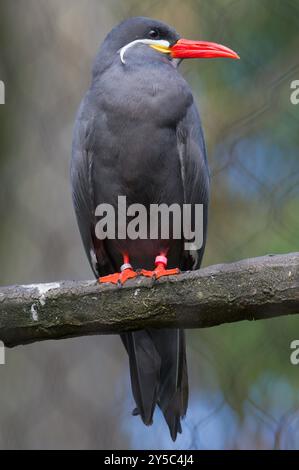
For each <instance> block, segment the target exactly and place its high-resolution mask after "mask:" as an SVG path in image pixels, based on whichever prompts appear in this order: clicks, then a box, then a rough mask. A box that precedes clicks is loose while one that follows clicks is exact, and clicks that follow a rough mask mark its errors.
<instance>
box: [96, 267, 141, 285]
mask: <svg viewBox="0 0 299 470" xmlns="http://www.w3.org/2000/svg"><path fill="white" fill-rule="evenodd" d="M137 275H138V274H137V273H136V272H135V271H133V269H125V270H124V271H122V272H121V273H114V274H109V275H108V276H103V277H100V278H99V283H100V284H106V283H111V284H122V285H123V284H124V283H125V282H127V281H128V280H129V279H134V278H135V277H137Z"/></svg>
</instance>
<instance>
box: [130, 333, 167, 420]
mask: <svg viewBox="0 0 299 470" xmlns="http://www.w3.org/2000/svg"><path fill="white" fill-rule="evenodd" d="M122 340H123V343H124V345H125V347H126V349H127V352H128V355H129V362H130V372H131V384H132V392H133V396H134V399H135V402H136V404H137V407H138V413H139V414H140V415H141V418H142V421H143V422H144V424H146V425H150V424H152V421H153V414H154V410H155V406H156V403H157V397H158V389H159V375H160V367H161V360H160V357H159V355H158V353H157V351H156V348H155V346H154V344H153V342H152V340H151V338H150V336H149V335H148V333H147V332H146V331H137V332H134V333H126V334H124V335H122Z"/></svg>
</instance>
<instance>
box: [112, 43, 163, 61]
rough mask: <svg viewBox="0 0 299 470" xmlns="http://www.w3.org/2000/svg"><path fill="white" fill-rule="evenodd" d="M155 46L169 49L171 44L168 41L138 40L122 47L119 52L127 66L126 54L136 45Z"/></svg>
mask: <svg viewBox="0 0 299 470" xmlns="http://www.w3.org/2000/svg"><path fill="white" fill-rule="evenodd" d="M140 43H141V44H149V45H151V44H153V45H156V46H162V47H169V46H170V42H168V41H164V40H162V39H161V40H156V41H155V40H154V39H136V40H135V41H132V42H129V44H127V45H126V46H124V47H122V48H121V49H120V51H119V54H120V60H121V61H122V63H123V64H125V59H124V57H125V53H126V52H127V50H128V49H129V48H130V47H133V46H135V45H136V44H140Z"/></svg>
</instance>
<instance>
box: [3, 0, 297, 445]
mask: <svg viewBox="0 0 299 470" xmlns="http://www.w3.org/2000/svg"><path fill="white" fill-rule="evenodd" d="M138 15H143V16H150V17H153V18H156V19H160V20H163V21H166V22H167V23H169V24H171V25H173V26H174V27H175V28H176V29H177V30H178V31H179V32H180V34H181V35H182V36H183V37H188V38H192V39H203V40H210V41H214V42H220V43H223V44H225V45H227V46H229V47H231V48H233V49H234V50H236V51H238V53H239V54H240V56H241V61H239V62H232V61H225V60H218V61H212V60H211V61H209V60H207V61H185V63H184V64H183V65H182V68H181V70H182V73H183V74H184V76H185V77H186V79H187V80H188V81H189V83H190V84H191V86H192V88H193V90H194V94H195V98H196V101H197V103H198V105H199V107H200V110H201V114H202V121H203V125H204V129H205V134H206V141H207V146H208V154H209V162H210V167H211V173H212V203H211V208H210V225H209V236H208V244H207V249H206V255H205V258H204V265H209V264H213V263H220V262H230V261H234V260H238V259H242V258H247V257H253V256H259V255H263V254H267V253H287V252H292V251H299V250H298V233H299V217H298V214H299V185H298V183H299V156H298V148H299V132H298V125H299V105H298V106H294V105H292V104H291V102H290V94H291V90H290V86H291V82H292V81H293V80H299V58H298V57H299V54H298V53H299V29H298V24H299V2H298V0H285V1H283V0H271V1H270V0H234V1H229V0H185V1H184V2H181V1H176V0H172V1H168V0H164V1H163V2H161V1H160V2H158V1H153V0H152V1H140V0H139V1H137V0H136V1H133V0H123V1H120V0H109V1H108V0H104V1H99V0H23V1H21V2H20V1H17V0H1V5H0V79H1V80H3V81H4V82H5V85H6V104H5V106H0V142H1V146H0V195H1V198H0V211H1V232H0V263H1V271H0V284H2V285H6V284H17V283H21V284H26V283H32V282H50V281H56V280H60V279H86V278H91V277H92V275H91V271H90V268H89V266H88V263H87V261H86V259H85V254H84V252H83V248H82V245H81V240H80V238H79V235H78V232H77V227H76V223H75V218H74V214H73V208H72V204H71V197H70V188H69V160H70V149H71V139H72V126H73V122H74V116H75V113H76V109H77V107H78V105H79V102H80V100H81V97H82V96H83V94H84V92H85V90H86V89H87V87H88V85H89V81H90V68H91V65H92V61H93V58H94V56H95V54H96V52H97V49H98V47H99V44H100V43H101V41H102V40H103V39H104V37H105V35H106V34H107V33H108V32H109V30H110V29H111V28H112V27H113V26H114V25H115V24H116V23H118V22H119V21H121V20H123V19H124V18H126V17H129V16H138ZM298 313H299V312H298ZM294 339H299V320H298V319H297V318H296V317H294V318H290V317H289V318H278V319H274V320H267V321H258V322H256V323H253V322H252V323H249V322H244V323H240V324H232V325H225V326H221V327H217V328H210V329H207V330H201V331H192V332H188V357H189V369H190V389H191V390H190V395H191V397H190V407H189V412H188V415H187V417H186V420H185V422H184V425H183V431H184V432H183V435H182V436H181V437H179V438H178V440H177V442H176V443H175V444H173V443H172V441H171V440H170V438H169V435H168V431H167V429H166V425H165V424H164V422H163V420H162V419H161V416H160V415H159V413H158V412H157V413H156V415H155V423H154V425H153V426H152V427H151V428H145V427H144V426H143V425H142V423H141V422H140V420H139V419H138V418H134V417H132V416H131V410H132V408H133V399H132V396H131V391H130V384H129V370H128V364H127V358H126V354H125V352H124V350H123V348H122V345H121V343H120V340H119V339H118V337H112V336H110V337H93V338H82V339H74V340H65V341H61V342H47V343H41V344H35V345H32V346H27V347H19V348H17V349H15V350H12V351H7V358H6V359H7V364H6V366H0V447H1V448H9V449H10V448H12V449H14V448H21V449H31V448H33V449H40V448H50V449H59V448H70V449H75V448H80V449H81V448H82V449H86V448H88V449H92V448H100V449H101V448H104V449H113V448H119V449H142V448H145V449H150V448H156V449H159V448H162V449H214V448H215V449H238V448H241V449H245V448H249V449H259V448H263V449H272V448H282V449H299V408H298V407H299V366H297V367H296V366H292V365H291V364H290V352H291V351H290V343H291V341H292V340H294Z"/></svg>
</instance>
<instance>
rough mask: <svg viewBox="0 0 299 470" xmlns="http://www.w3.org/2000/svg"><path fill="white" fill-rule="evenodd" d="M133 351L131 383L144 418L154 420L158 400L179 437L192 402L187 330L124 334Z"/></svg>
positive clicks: (126, 343) (125, 342) (144, 419)
mask: <svg viewBox="0 0 299 470" xmlns="http://www.w3.org/2000/svg"><path fill="white" fill-rule="evenodd" d="M122 340H123V342H124V345H125V347H126V349H127V352H128V354H129V362H130V372H131V384H132V391H133V395H134V399H135V401H136V404H137V410H135V411H134V414H140V415H141V418H142V420H143V422H144V423H145V424H147V425H149V424H152V418H153V413H154V409H155V406H156V404H158V405H159V407H160V408H161V410H162V412H163V415H164V417H165V420H166V422H167V424H168V427H169V431H170V434H171V437H172V439H173V440H174V441H175V440H176V437H177V433H178V432H179V433H180V432H182V430H181V418H182V417H184V416H185V414H186V411H187V405H188V375H187V363H186V346H185V334H184V331H183V330H147V331H137V332H135V333H126V334H124V335H122Z"/></svg>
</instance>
